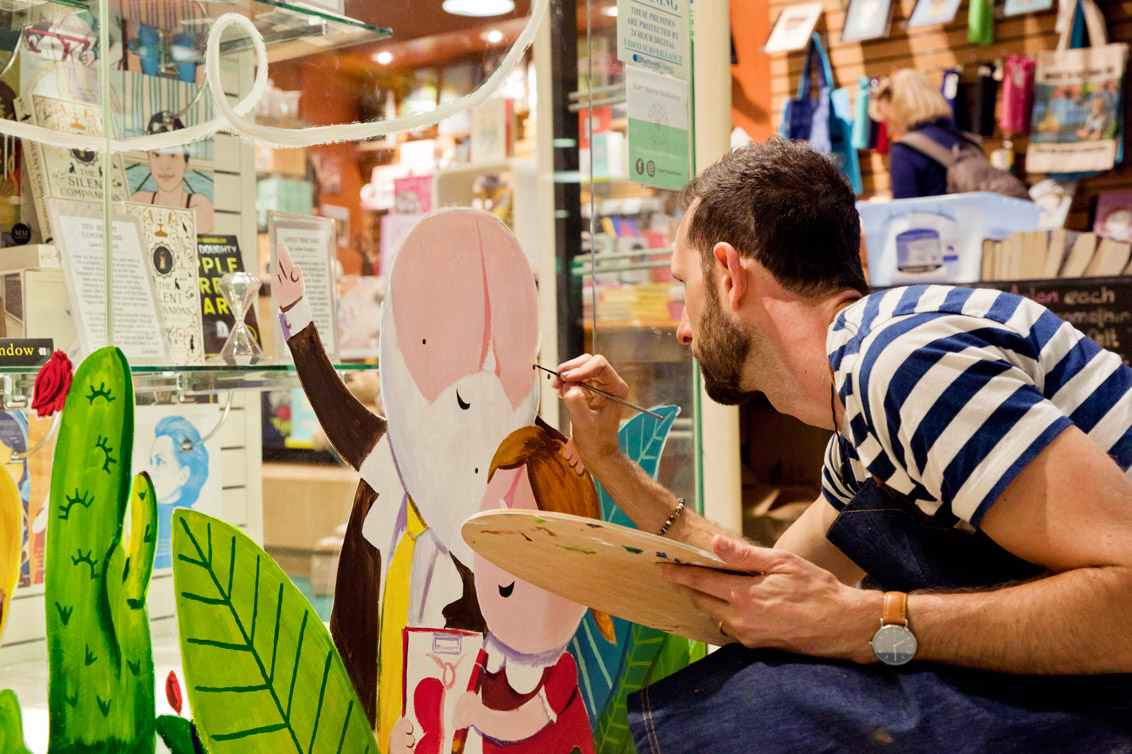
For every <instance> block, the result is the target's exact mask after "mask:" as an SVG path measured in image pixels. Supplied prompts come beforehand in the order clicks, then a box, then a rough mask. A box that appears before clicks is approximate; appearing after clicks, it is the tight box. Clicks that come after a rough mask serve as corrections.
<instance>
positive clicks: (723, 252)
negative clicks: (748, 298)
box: [712, 241, 747, 311]
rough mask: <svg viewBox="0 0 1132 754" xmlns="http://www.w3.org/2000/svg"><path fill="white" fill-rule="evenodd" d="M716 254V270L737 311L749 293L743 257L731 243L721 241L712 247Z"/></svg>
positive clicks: (733, 307) (730, 301)
mask: <svg viewBox="0 0 1132 754" xmlns="http://www.w3.org/2000/svg"><path fill="white" fill-rule="evenodd" d="M712 254H713V255H715V264H716V272H718V273H719V274H720V277H721V279H722V282H723V291H724V293H726V294H727V301H728V303H729V304H730V306H731V310H732V311H737V310H738V309H739V305H740V304H741V303H742V301H743V296H744V295H746V293H747V269H746V267H744V266H743V259H742V257H740V256H739V252H738V251H736V249H735V247H734V246H732V245H731V244H729V243H727V242H725V241H720V242H719V243H717V244H716V245H715V247H714V248H712Z"/></svg>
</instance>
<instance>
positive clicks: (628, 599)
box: [462, 510, 729, 644]
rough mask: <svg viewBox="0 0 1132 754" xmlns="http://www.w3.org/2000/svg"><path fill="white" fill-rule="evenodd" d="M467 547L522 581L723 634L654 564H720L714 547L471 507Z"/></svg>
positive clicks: (713, 640) (613, 609)
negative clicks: (474, 511) (710, 549)
mask: <svg viewBox="0 0 1132 754" xmlns="http://www.w3.org/2000/svg"><path fill="white" fill-rule="evenodd" d="M462 533H463V535H464V541H466V542H467V543H468V544H469V545H470V546H471V548H472V549H473V550H475V551H476V552H478V553H479V554H480V555H482V556H483V557H485V558H487V559H488V560H490V561H491V562H492V563H495V564H496V565H497V566H499V567H500V568H503V569H504V570H506V571H508V572H510V573H513V574H514V575H515V576H517V577H519V578H521V579H523V580H524V581H526V582H528V583H531V584H534V585H535V586H537V587H540V588H542V589H545V590H547V591H549V592H553V593H555V594H558V595H560V596H562V597H565V598H566V599H568V600H571V601H573V602H577V603H578V604H581V605H586V606H587V607H592V608H596V609H598V610H603V611H605V612H607V613H609V614H610V615H615V616H617V617H618V618H624V619H625V620H628V621H632V622H633V623H640V624H641V625H644V626H650V627H652V628H658V629H660V630H662V631H667V632H669V633H673V634H679V635H680V636H685V637H687V638H689V639H695V640H697V641H703V642H707V643H709V644H726V643H727V642H728V641H729V639H728V638H727V637H725V636H723V635H722V634H720V632H719V628H718V627H717V626H716V625H715V623H714V622H712V620H711V619H710V618H708V617H707V616H706V615H704V614H703V613H701V612H700V611H699V610H697V609H696V608H695V606H693V605H692V602H691V600H690V599H688V598H687V597H686V596H684V595H683V594H681V593H680V592H679V591H677V590H676V589H675V588H673V586H672V585H671V584H669V583H668V582H667V581H665V580H664V579H663V578H662V577H661V576H660V574H659V573H658V572H657V568H656V565H657V564H658V563H677V564H683V565H697V566H704V567H706V568H715V569H719V570H727V566H726V564H724V562H723V561H722V560H720V559H719V558H717V557H716V556H715V555H714V554H712V553H710V552H705V551H704V550H701V549H699V548H698V547H692V546H690V545H686V544H684V543H682V542H677V541H675V540H672V539H667V538H665V537H659V536H657V535H655V534H648V533H646V532H642V531H639V530H637V529H630V528H628V527H625V526H619V525H617V524H611V523H606V522H603V521H598V520H595V519H592V518H584V517H582V516H572V515H569V514H566V513H546V512H543V511H532V510H496V511H483V512H481V513H477V514H475V515H474V516H472V517H471V518H469V519H468V520H467V521H465V522H464V526H463V529H462Z"/></svg>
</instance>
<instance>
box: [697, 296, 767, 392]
mask: <svg viewBox="0 0 1132 754" xmlns="http://www.w3.org/2000/svg"><path fill="white" fill-rule="evenodd" d="M699 330H700V331H699V332H698V333H696V334H695V337H694V340H693V345H694V346H695V348H694V349H693V354H694V355H695V357H696V360H697V361H699V362H700V373H701V374H703V377H704V390H706V391H707V394H708V396H709V397H710V398H711V399H712V400H713V401H715V402H716V403H722V404H723V405H725V406H737V405H739V404H740V403H743V402H745V401H748V400H750V399H751V398H753V397H754V396H756V395H758V391H755V390H751V391H744V390H743V389H742V388H741V385H742V383H743V366H744V365H745V364H746V363H747V357H748V356H749V355H750V352H751V340H750V338H749V337H748V336H747V335H746V333H744V332H743V330H742V329H741V328H740V327H739V326H738V325H736V324H735V323H733V322H731V321H730V320H729V319H727V317H726V316H724V314H723V307H722V306H721V305H720V303H719V302H718V301H717V300H716V299H714V298H712V297H711V296H710V295H709V296H708V297H707V308H706V310H705V311H704V316H703V319H702V321H701V322H700V327H699Z"/></svg>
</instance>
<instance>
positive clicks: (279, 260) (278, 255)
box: [271, 243, 304, 311]
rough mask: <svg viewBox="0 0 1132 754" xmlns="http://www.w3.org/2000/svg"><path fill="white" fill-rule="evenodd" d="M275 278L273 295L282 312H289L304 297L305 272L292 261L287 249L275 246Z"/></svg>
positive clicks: (272, 289)
mask: <svg viewBox="0 0 1132 754" xmlns="http://www.w3.org/2000/svg"><path fill="white" fill-rule="evenodd" d="M275 267H276V269H275V277H274V278H273V279H272V282H271V294H272V295H273V296H274V297H275V303H276V305H278V307H279V309H280V310H281V311H287V310H288V309H290V308H291V307H292V306H294V305H295V303H296V302H297V301H298V300H299V299H301V298H302V297H303V290H304V288H303V271H302V270H301V269H299V267H298V266H297V265H296V264H295V263H294V262H292V261H291V255H290V254H288V253H287V247H286V246H284V245H283V244H281V243H280V244H276V246H275Z"/></svg>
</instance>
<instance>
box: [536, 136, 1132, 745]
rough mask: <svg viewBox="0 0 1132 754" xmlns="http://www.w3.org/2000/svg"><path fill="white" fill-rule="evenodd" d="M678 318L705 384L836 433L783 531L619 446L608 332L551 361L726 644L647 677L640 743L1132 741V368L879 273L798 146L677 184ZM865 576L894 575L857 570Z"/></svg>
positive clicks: (1050, 324) (613, 486)
mask: <svg viewBox="0 0 1132 754" xmlns="http://www.w3.org/2000/svg"><path fill="white" fill-rule="evenodd" d="M683 201H684V206H685V207H686V209H687V212H686V213H685V215H684V218H683V220H682V222H681V225H680V228H679V230H678V233H677V238H676V243H675V248H674V252H673V256H672V273H673V276H674V277H675V278H677V279H678V280H681V281H683V283H684V285H685V287H686V304H685V310H684V315H683V317H682V319H681V322H680V325H679V328H678V329H677V338H678V339H679V340H680V342H681V343H683V344H685V345H688V346H690V347H691V348H692V352H693V354H694V355H695V356H696V358H697V359H698V360H699V361H700V365H701V367H702V373H703V378H704V383H705V388H706V390H707V392H708V394H709V395H710V396H711V397H712V398H713V399H715V400H717V401H719V402H721V403H727V404H735V403H739V402H741V401H743V400H745V399H746V398H748V397H750V396H751V395H752V394H754V393H757V392H761V393H764V394H765V395H766V396H767V398H768V399H769V401H770V403H771V404H772V405H773V406H774V407H775V408H776V409H777V410H779V411H781V412H783V413H786V414H790V415H793V416H795V417H797V418H799V419H801V420H802V421H804V422H806V423H808V424H811V425H814V426H818V427H824V428H827V429H832V430H833V431H834V434H833V437H832V438H831V440H830V443H829V446H828V448H827V451H826V456H825V462H824V466H823V468H822V470H821V474H822V494H821V497H820V498H819V499H818V500H816V501H815V502H814V503H813V504H812V505H811V506H810V507H809V508H808V509H807V510H806V512H805V513H804V514H803V515H802V516H801V517H800V518H799V520H798V521H797V522H796V523H795V524H793V525H792V526H791V527H790V529H788V530H787V531H786V533H785V534H784V535H783V536H782V537H781V538H780V539H779V541H778V542H777V544H776V545H775V546H774V547H773V548H765V547H759V546H756V545H753V544H751V543H748V542H745V541H743V540H742V539H739V538H737V537H735V536H734V535H732V534H730V533H728V532H725V531H721V530H720V529H719V528H718V527H717V526H715V525H713V524H712V523H711V522H709V521H706V520H705V519H703V518H702V517H699V516H696V515H695V514H693V513H692V512H691V511H685V510H684V509H683V504H682V502H681V501H677V500H675V499H674V498H673V497H672V495H671V494H669V493H668V492H667V491H666V490H664V489H663V488H662V487H660V486H658V485H656V484H655V483H653V482H652V481H651V480H649V479H648V478H647V477H646V476H645V475H644V474H642V473H641V472H640V471H639V470H638V469H637V468H636V467H635V466H634V465H633V464H632V463H630V462H629V461H628V460H627V459H626V458H625V456H624V455H622V454H621V453H620V452H619V450H618V446H617V434H616V433H617V428H618V424H619V420H620V407H619V406H618V405H617V404H615V403H613V402H612V401H607V400H605V399H603V398H601V397H600V396H595V395H594V394H592V393H591V392H590V391H587V390H583V389H582V388H580V387H578V386H577V385H576V384H574V383H577V382H586V383H589V384H592V385H594V386H596V387H600V388H602V389H604V390H606V391H609V392H611V393H613V394H614V395H617V396H620V397H625V396H626V395H627V393H628V390H627V386H626V385H625V383H624V381H622V380H621V378H620V377H619V376H618V375H617V373H616V372H615V371H614V369H613V368H612V367H611V366H610V364H609V363H608V362H607V361H606V359H605V358H604V357H602V356H600V355H599V356H589V355H585V356H581V357H578V358H576V359H573V360H571V361H568V362H566V363H564V364H562V365H561V366H560V367H559V372H560V373H561V374H562V381H561V382H559V383H557V386H558V388H559V390H560V391H561V394H562V397H563V398H564V400H565V403H566V406H567V408H568V410H569V412H570V419H571V424H572V434H573V440H574V442H575V444H576V446H577V449H578V452H579V454H580V455H581V458H582V460H583V461H584V463H585V465H586V468H587V469H588V470H589V471H590V472H591V473H592V474H593V476H594V477H595V478H597V479H598V480H599V481H600V482H601V484H602V485H603V486H604V487H605V488H606V489H607V490H608V491H609V492H610V493H611V494H612V495H613V497H614V499H615V500H616V501H617V503H618V504H619V505H620V506H621V507H622V509H624V510H625V512H626V513H627V514H628V515H629V516H630V517H632V518H633V520H634V521H635V522H636V523H637V525H638V526H639V527H640V528H641V529H643V530H646V531H657V532H660V533H662V534H665V535H666V536H670V537H674V538H677V539H679V540H681V541H684V542H688V543H690V544H693V545H697V546H699V547H703V548H705V549H710V550H713V551H714V552H715V553H716V554H717V555H718V556H719V557H720V558H721V559H723V560H724V561H725V562H726V563H727V564H728V566H729V567H730V568H732V569H734V570H736V571H741V572H747V573H749V574H750V575H736V574H734V573H723V572H718V571H712V570H707V569H701V568H694V567H688V566H664V569H665V571H664V572H665V576H666V578H668V580H669V581H670V582H671V583H672V584H673V585H674V588H677V589H682V590H688V591H689V592H690V593H691V596H692V599H693V600H694V602H695V604H696V605H697V606H698V607H699V608H700V609H701V610H702V611H703V612H704V613H706V614H707V615H708V616H710V617H711V619H712V620H713V621H715V622H716V624H717V625H718V626H719V631H720V643H729V644H728V646H726V647H724V648H723V649H722V650H721V651H719V652H716V653H714V654H712V655H711V656H709V657H708V658H707V659H706V660H703V661H701V662H699V663H696V664H694V665H692V666H690V667H689V668H688V669H686V670H684V671H682V672H680V673H677V674H675V675H674V676H671V677H669V678H668V679H665V680H664V681H662V682H660V683H659V684H656V685H654V686H652V687H650V688H646V689H645V690H644V691H642V692H641V693H640V694H638V695H636V696H635V697H634V698H633V699H632V700H631V705H630V721H631V725H632V727H633V731H634V736H635V738H636V741H637V746H638V749H639V750H640V751H649V752H681V751H687V752H700V751H780V752H781V751H799V752H815V751H866V750H868V751H872V750H874V749H877V748H881V747H884V746H890V747H891V750H893V751H898V750H899V751H988V750H996V751H997V750H1002V749H1003V748H1010V749H1011V750H1013V751H1036V750H1040V751H1059V752H1066V751H1081V752H1085V751H1101V750H1104V751H1115V750H1127V749H1128V748H1129V747H1130V746H1132V634H1130V633H1129V626H1132V484H1130V480H1129V477H1128V476H1127V472H1128V470H1129V467H1130V466H1132V369H1129V368H1128V367H1126V366H1125V365H1124V364H1123V363H1122V362H1121V359H1120V358H1119V357H1118V356H1117V355H1115V354H1113V353H1110V352H1108V351H1105V350H1104V349H1102V348H1101V347H1100V346H1098V345H1097V344H1096V343H1095V342H1093V341H1092V340H1090V339H1088V338H1087V337H1086V336H1085V335H1084V334H1082V333H1081V332H1079V331H1078V330H1076V329H1075V328H1073V327H1072V326H1071V325H1069V324H1068V323H1066V322H1064V321H1062V320H1060V319H1059V318H1058V317H1056V316H1055V315H1054V314H1052V313H1051V312H1050V311H1048V310H1047V309H1045V308H1044V307H1042V306H1039V305H1038V304H1036V303H1034V302H1032V301H1029V300H1026V299H1023V298H1020V297H1018V296H1013V295H1010V294H1007V293H1000V292H998V291H991V290H979V289H971V288H954V287H948V286H914V287H910V288H897V289H891V290H885V291H878V292H875V293H870V291H869V288H868V285H867V283H866V281H865V278H864V274H863V271H862V269H861V263H860V256H859V246H860V223H859V218H858V215H857V211H856V207H855V204H854V197H853V193H852V191H851V190H850V188H849V186H848V185H847V184H846V182H845V180H844V179H843V178H842V177H841V175H840V174H839V172H838V171H837V168H836V166H835V165H834V164H833V163H832V162H831V161H830V160H829V159H828V158H827V157H825V156H823V155H820V154H818V153H816V152H814V151H813V150H812V149H810V148H809V147H808V146H807V145H805V144H801V143H791V142H785V141H780V140H777V139H775V140H771V141H768V142H766V143H764V144H751V145H748V146H747V147H744V148H741V149H738V150H736V151H734V152H732V153H731V154H729V155H727V156H725V157H724V158H722V159H721V160H720V161H719V162H717V163H716V164H715V165H713V166H711V167H709V168H708V169H707V170H706V171H704V172H703V173H702V174H700V175H699V176H697V177H696V178H695V179H694V180H693V181H692V182H691V183H690V184H689V185H688V186H687V187H686V188H685V190H684V194H683ZM865 576H868V577H870V578H869V580H868V581H867V582H866V583H870V584H875V585H879V586H880V588H879V589H871V588H862V587H861V582H862V579H863V578H864V577H865Z"/></svg>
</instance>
